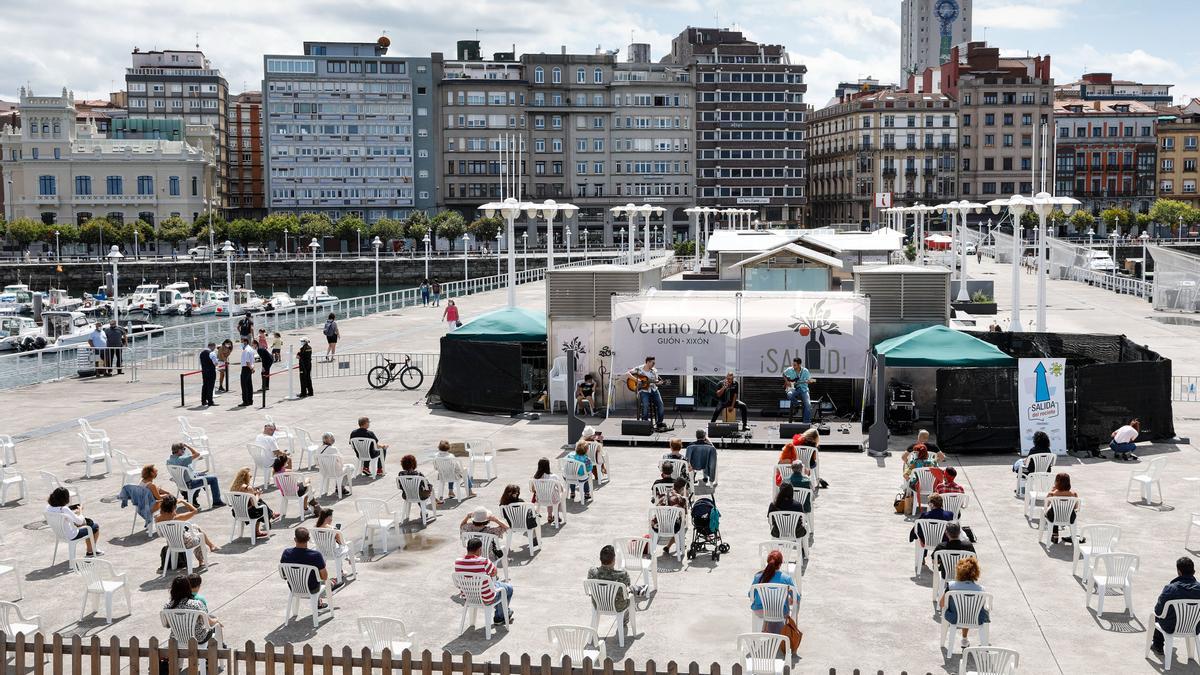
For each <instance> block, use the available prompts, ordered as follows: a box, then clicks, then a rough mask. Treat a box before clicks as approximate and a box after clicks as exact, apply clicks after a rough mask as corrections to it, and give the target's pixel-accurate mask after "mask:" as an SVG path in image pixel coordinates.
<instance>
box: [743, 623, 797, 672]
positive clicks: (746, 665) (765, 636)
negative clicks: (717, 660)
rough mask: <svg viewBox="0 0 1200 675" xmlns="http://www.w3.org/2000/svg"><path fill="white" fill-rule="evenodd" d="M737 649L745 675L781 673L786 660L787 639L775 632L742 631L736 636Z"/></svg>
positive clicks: (785, 665)
mask: <svg viewBox="0 0 1200 675" xmlns="http://www.w3.org/2000/svg"><path fill="white" fill-rule="evenodd" d="M737 649H738V652H739V653H740V654H741V655H742V672H743V673H745V675H783V671H784V668H786V667H787V662H786V661H785V660H784V658H783V657H782V656H780V655H781V654H786V653H787V640H786V638H784V637H783V636H782V635H778V634H776V633H759V632H752V633H742V634H741V635H739V636H737Z"/></svg>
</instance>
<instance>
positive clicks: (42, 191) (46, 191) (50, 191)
mask: <svg viewBox="0 0 1200 675" xmlns="http://www.w3.org/2000/svg"><path fill="white" fill-rule="evenodd" d="M38 194H39V195H45V196H52V195H56V194H58V185H57V184H56V181H55V180H54V176H38Z"/></svg>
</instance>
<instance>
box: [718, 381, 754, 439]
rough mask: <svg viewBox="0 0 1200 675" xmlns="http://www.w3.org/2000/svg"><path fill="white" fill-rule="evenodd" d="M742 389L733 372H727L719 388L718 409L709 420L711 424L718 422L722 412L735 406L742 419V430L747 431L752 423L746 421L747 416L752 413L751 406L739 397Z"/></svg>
mask: <svg viewBox="0 0 1200 675" xmlns="http://www.w3.org/2000/svg"><path fill="white" fill-rule="evenodd" d="M740 391H741V387H740V386H739V385H738V382H737V380H736V379H734V377H733V373H732V372H728V373H725V379H724V380H723V381H722V382H721V386H720V387H718V388H717V398H718V399H719V400H718V403H717V409H716V410H714V411H713V415H712V419H711V420H709V424H712V423H713V422H716V421H717V418H718V417H720V416H721V413H723V412H725V411H726V410H727V409H729V408H735V409H737V414H738V416H739V417H741V419H742V431H747V430H749V429H750V425H749V424H747V423H746V418H747V417H748V416H749V415H750V408H749V407H748V406H747V405H746V402H745V401H743V400H741V398H740V397H739V392H740Z"/></svg>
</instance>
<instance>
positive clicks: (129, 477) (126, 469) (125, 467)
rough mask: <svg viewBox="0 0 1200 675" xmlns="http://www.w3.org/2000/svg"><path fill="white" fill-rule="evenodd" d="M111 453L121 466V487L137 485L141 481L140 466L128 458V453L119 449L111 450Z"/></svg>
mask: <svg viewBox="0 0 1200 675" xmlns="http://www.w3.org/2000/svg"><path fill="white" fill-rule="evenodd" d="M112 455H113V458H114V459H116V460H117V465H118V466H120V467H121V487H125V486H126V485H137V484H138V483H141V482H142V467H140V466H138V465H137V464H136V463H135V462H134V461H133V460H132V459H130V458H129V455H127V454H125V453H123V452H121V451H120V450H113V451H112Z"/></svg>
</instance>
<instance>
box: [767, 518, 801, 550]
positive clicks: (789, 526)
mask: <svg viewBox="0 0 1200 675" xmlns="http://www.w3.org/2000/svg"><path fill="white" fill-rule="evenodd" d="M767 522H769V523H770V524H771V532H772V536H774V537H775V538H776V539H782V540H784V541H794V542H796V543H798V544H799V545H800V555H801V557H803V558H804V559H805V560H807V559H808V540H809V537H808V536H807V534H806V535H805V536H803V537H797V536H796V529H797V526H798V525H799V524H800V523H804V529H805V531H806V532H808V531H811V528H809V526H808V519H807V518H806V517H805V516H804V514H803V513H801V512H799V511H775V512H772V513H769V514H767ZM776 532H778V534H777V535H776V534H774V533H776Z"/></svg>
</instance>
